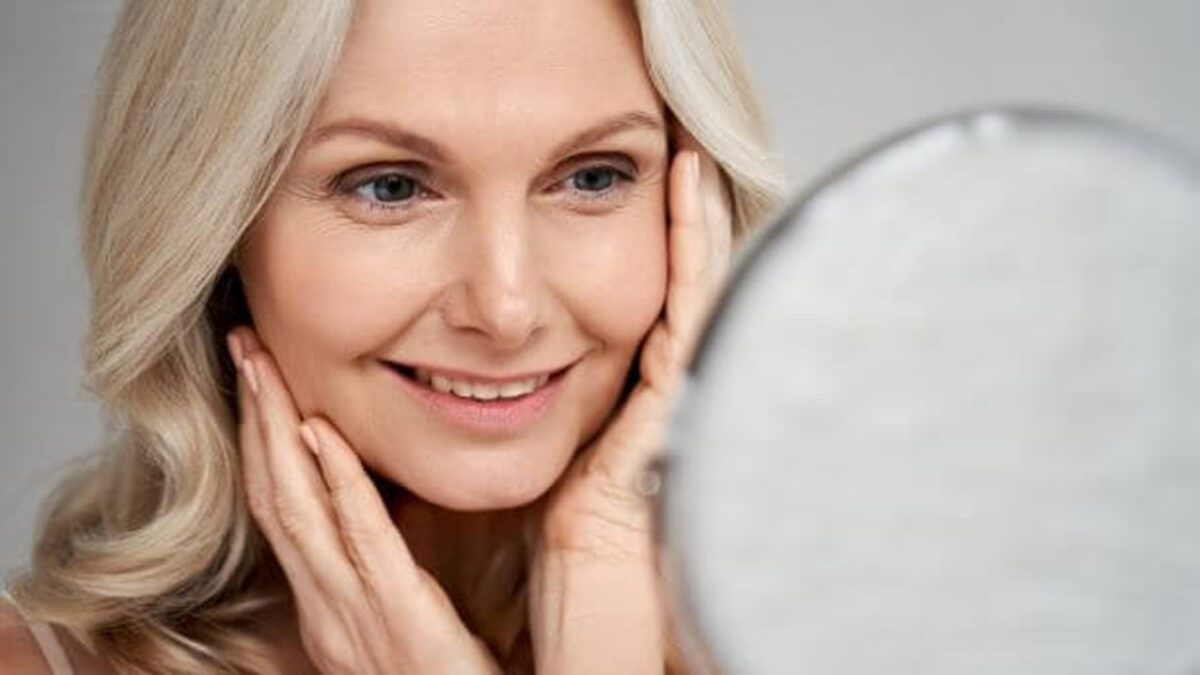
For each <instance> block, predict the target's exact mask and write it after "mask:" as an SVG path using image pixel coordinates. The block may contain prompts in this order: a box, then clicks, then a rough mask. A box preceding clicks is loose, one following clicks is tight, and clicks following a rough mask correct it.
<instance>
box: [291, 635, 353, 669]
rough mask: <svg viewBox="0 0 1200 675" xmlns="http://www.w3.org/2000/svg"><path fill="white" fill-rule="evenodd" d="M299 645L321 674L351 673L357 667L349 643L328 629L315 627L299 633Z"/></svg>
mask: <svg viewBox="0 0 1200 675" xmlns="http://www.w3.org/2000/svg"><path fill="white" fill-rule="evenodd" d="M300 635H301V638H300V639H301V643H302V644H303V645H304V651H306V652H307V653H308V655H309V657H310V658H311V659H312V660H313V661H314V662H316V663H317V664H318V665H319V667H320V668H321V671H322V672H332V673H353V672H355V667H356V666H357V663H356V659H355V655H354V648H353V646H351V644H350V641H349V640H347V639H345V638H344V637H343V636H340V635H337V634H335V633H334V632H333V631H331V630H328V629H319V628H316V627H312V628H306V629H304V630H302V631H301V634H300Z"/></svg>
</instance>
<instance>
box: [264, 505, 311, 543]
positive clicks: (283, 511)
mask: <svg viewBox="0 0 1200 675" xmlns="http://www.w3.org/2000/svg"><path fill="white" fill-rule="evenodd" d="M272 503H273V506H274V510H275V520H276V522H278V523H279V529H280V530H282V531H283V533H284V534H286V535H287V536H288V537H290V538H292V539H297V538H299V537H301V536H303V534H304V533H305V532H307V531H308V530H309V528H310V527H311V524H310V523H309V522H308V519H307V518H305V517H304V514H302V513H301V512H300V510H299V509H297V508H295V506H293V505H291V504H289V503H288V502H287V500H285V499H281V498H276V499H274V500H272Z"/></svg>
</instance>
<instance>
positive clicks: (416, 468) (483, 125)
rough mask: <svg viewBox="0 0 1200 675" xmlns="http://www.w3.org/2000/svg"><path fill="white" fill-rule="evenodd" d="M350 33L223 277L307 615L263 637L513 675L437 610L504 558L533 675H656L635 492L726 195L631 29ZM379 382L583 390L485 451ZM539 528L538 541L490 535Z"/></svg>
mask: <svg viewBox="0 0 1200 675" xmlns="http://www.w3.org/2000/svg"><path fill="white" fill-rule="evenodd" d="M356 12H357V13H356V16H355V22H354V25H353V27H352V30H351V33H350V35H349V36H348V40H347V43H346V48H345V51H344V54H343V58H342V60H341V62H340V63H339V65H338V67H337V68H336V70H335V72H334V74H333V77H332V80H331V85H330V90H329V93H328V95H327V97H326V100H325V102H324V103H323V105H322V106H321V108H320V109H319V111H318V113H317V115H316V118H315V120H314V121H313V123H312V125H311V127H310V129H309V130H308V132H307V133H306V136H305V139H304V141H303V143H302V145H301V147H300V148H299V150H298V153H297V155H296V156H295V158H294V160H293V161H292V163H291V164H290V165H289V167H288V169H287V172H286V175H285V176H284V178H283V180H282V182H281V184H280V185H279V187H278V188H277V190H276V191H275V192H274V193H273V194H272V195H271V197H270V199H269V201H268V203H267V204H266V205H265V207H264V208H263V210H262V212H261V214H260V217H259V218H258V219H257V222H256V223H255V225H254V227H253V228H252V230H251V231H250V233H249V234H248V236H247V237H246V238H245V240H244V242H243V245H242V246H241V247H240V248H239V250H238V252H237V254H236V266H237V268H238V271H239V273H240V274H241V276H242V280H243V285H244V288H245V291H246V296H247V300H248V302H249V304H250V308H251V313H252V316H253V317H254V327H253V328H251V327H249V326H246V327H240V328H238V329H236V330H234V331H233V332H232V333H231V334H230V335H229V336H228V348H229V350H230V353H231V356H232V357H233V360H234V362H235V363H236V364H237V365H238V367H239V377H238V399H239V406H240V416H239V419H240V424H239V433H240V443H241V449H242V456H243V470H244V474H245V483H246V493H247V495H248V500H249V506H250V510H251V513H252V515H253V516H254V518H255V520H256V522H257V523H258V525H259V527H260V529H261V530H262V532H263V533H264V535H265V536H266V538H267V540H268V542H269V543H270V545H271V548H272V550H273V551H274V553H275V555H276V557H277V558H278V560H279V562H280V564H281V566H282V568H283V569H284V572H285V574H286V576H287V582H288V584H289V586H290V589H291V592H292V596H293V603H292V606H291V607H290V608H288V610H287V611H288V612H289V613H291V614H290V615H289V616H281V617H279V619H280V622H279V626H280V627H282V629H273V630H272V632H271V633H270V634H268V635H267V637H268V638H270V639H271V640H273V641H274V642H275V644H276V647H277V651H278V654H279V662H280V663H282V664H285V665H286V667H287V670H288V672H303V671H318V672H323V673H357V674H364V673H365V674H369V673H394V672H406V673H407V672H413V673H426V672H437V673H493V672H500V669H501V665H502V664H498V663H496V662H495V661H494V659H493V658H492V655H491V654H490V653H489V652H488V650H487V649H486V647H484V645H483V644H482V643H481V642H480V641H478V640H477V639H476V638H475V637H474V636H473V635H472V634H471V633H470V631H469V630H468V628H467V627H466V626H465V625H464V624H463V622H462V621H461V620H460V619H459V617H458V615H457V614H456V612H455V609H454V606H453V604H452V603H451V600H450V598H451V597H452V594H453V592H454V589H453V588H447V587H444V586H443V585H442V584H441V583H439V578H444V576H445V575H444V574H441V573H440V570H439V569H438V567H439V564H440V562H439V561H444V560H446V558H447V556H446V555H445V551H447V550H449V551H453V550H454V546H455V545H456V539H461V538H463V537H478V536H481V534H480V533H481V532H487V533H488V534H489V535H490V536H494V537H498V538H511V537H525V538H526V540H527V541H530V542H533V544H532V546H533V550H532V551H531V554H530V560H531V567H530V569H529V578H530V583H529V589H530V602H529V616H530V628H531V634H532V637H533V643H534V660H535V665H536V668H537V671H538V672H547V673H564V672H569V673H573V674H574V673H590V672H595V673H613V672H620V673H643V672H644V673H651V672H653V673H660V672H662V668H663V663H664V640H665V639H666V636H665V632H666V630H667V628H666V626H667V618H666V616H665V614H664V603H663V602H662V599H661V597H660V589H659V573H658V569H657V566H658V550H657V546H656V542H655V540H654V536H653V532H652V518H651V516H652V514H651V509H650V503H649V502H648V500H647V499H646V498H645V496H644V495H643V494H642V493H641V492H639V491H638V489H637V486H638V483H639V480H640V479H641V478H642V477H643V472H644V470H645V468H646V467H647V466H648V465H649V464H650V463H651V461H652V460H653V459H654V458H655V456H656V455H657V454H658V453H659V452H660V451H661V437H662V428H663V424H664V422H665V419H666V416H667V413H668V410H669V401H670V397H671V394H672V391H673V389H674V387H675V386H676V382H677V381H678V379H679V374H680V372H681V370H682V367H683V364H684V363H685V362H686V359H687V356H688V354H689V353H690V351H691V346H692V344H693V342H694V339H695V337H696V334H697V332H698V327H699V326H700V324H701V322H702V320H703V318H704V316H705V313H706V311H707V308H708V307H709V305H710V303H711V299H712V297H713V295H714V294H715V291H716V289H717V288H718V287H719V284H720V281H721V279H722V277H723V273H724V269H725V266H726V261H727V260H728V255H729V248H730V231H731V227H730V215H729V213H730V212H729V207H728V198H727V195H726V193H725V190H724V189H723V187H722V182H721V179H720V174H719V171H718V169H717V167H716V165H715V164H714V163H713V161H712V160H711V158H709V157H708V156H707V154H706V153H704V152H703V150H702V149H701V148H700V147H699V146H698V145H697V144H696V143H695V141H694V140H693V139H692V138H691V137H690V136H689V135H688V134H687V133H686V132H685V131H684V130H682V129H680V128H677V127H674V126H673V125H672V123H671V121H670V119H669V117H668V115H667V114H666V113H665V109H664V106H663V104H662V101H661V100H660V98H659V97H658V95H657V93H656V91H655V89H654V87H653V85H652V83H651V82H650V79H649V77H648V75H647V72H646V68H645V64H644V63H643V61H642V54H641V47H640V43H639V38H638V30H637V25H636V22H635V19H634V17H633V16H632V15H631V14H630V13H629V12H630V10H629V8H628V7H627V3H625V2H621V1H618V0H605V1H596V0H579V1H576V2H563V1H562V0H531V1H528V2H522V3H512V2H508V1H506V0H484V1H483V2H480V1H479V0H472V1H471V2H466V1H465V0H462V1H456V0H437V1H433V0H406V1H405V2H391V1H388V0H364V1H361V2H359V3H358V5H357V9H356ZM338 128H340V129H341V131H340V132H338V131H336V129H338ZM381 128H388V129H391V130H392V131H391V132H390V140H389V138H387V137H385V135H382V134H381V133H380V132H379V129H381ZM396 130H403V132H404V133H402V134H401V133H397V132H396ZM588 132H592V133H590V134H589V133H588ZM600 132H603V133H600ZM417 137H420V139H422V140H420V141H414V138H417ZM572 141H574V142H572ZM381 176H382V177H386V176H391V178H387V179H385V180H384V182H386V181H388V180H390V181H391V183H390V185H391V187H392V188H396V187H397V185H399V186H400V188H401V189H398V190H396V189H393V191H391V192H388V191H387V190H384V192H383V193H380V192H378V191H377V190H376V188H379V187H382V186H384V182H381ZM410 179H411V182H409V181H410ZM373 180H374V181H375V182H374V183H372V182H371V181H373ZM597 186H600V187H599V189H597ZM410 190H411V191H410ZM380 194H384V195H386V196H387V197H389V198H391V197H394V196H395V195H397V194H400V195H408V196H405V197H404V198H403V199H397V200H395V201H394V202H384V201H382V200H381V199H380V197H379V195H380ZM639 349H640V351H639ZM635 359H636V360H635ZM383 361H398V362H401V363H405V364H413V365H424V366H428V367H433V368H435V369H439V368H440V369H452V370H456V371H463V372H467V373H475V374H479V375H490V376H497V377H502V376H506V375H509V374H513V373H529V372H542V371H548V370H557V369H560V368H562V367H565V366H570V370H569V371H568V372H567V375H566V377H565V379H564V385H563V389H562V391H561V393H560V394H559V396H558V397H557V400H556V401H555V403H554V404H553V406H552V407H551V408H550V410H549V411H548V412H547V414H546V415H544V416H543V417H542V418H541V419H540V420H538V422H537V423H535V424H533V425H532V426H530V427H529V428H527V429H524V430H522V431H521V432H519V433H479V432H474V431H469V430H465V429H463V428H460V427H456V426H454V425H452V424H449V423H447V422H445V421H442V420H440V419H437V418H436V417H434V416H432V415H430V414H429V413H428V412H427V411H425V410H424V408H423V407H422V406H421V405H420V404H419V402H418V401H417V400H416V399H414V398H413V397H412V396H411V395H410V394H409V393H407V392H406V391H405V390H404V389H402V388H400V387H398V386H397V383H396V380H395V378H396V375H395V373H394V372H392V371H391V369H390V368H389V367H388V366H386V365H385V364H384V363H383ZM631 368H632V369H634V371H635V373H636V375H637V376H638V379H637V383H636V385H635V387H634V388H633V390H632V392H631V393H630V394H629V396H628V397H627V398H625V399H622V397H621V393H622V388H623V384H624V382H625V380H626V377H627V375H628V374H629V372H630V370H631ZM370 473H374V474H375V475H376V476H379V477H382V478H385V479H387V480H389V481H391V482H393V483H395V484H397V485H399V486H401V487H402V488H403V489H404V495H403V498H402V500H401V501H400V503H385V502H384V501H383V498H382V497H381V494H380V492H379V491H378V489H377V488H376V485H375V483H374V482H372V478H371V476H370ZM537 500H540V502H539V506H540V508H538V509H536V510H534V511H531V513H534V514H536V517H532V518H531V519H523V520H519V521H517V520H512V519H506V520H503V521H496V520H488V519H489V518H491V517H492V515H493V514H496V513H503V512H505V510H509V509H513V508H515V507H521V506H523V505H529V504H531V503H533V502H535V501H537ZM481 522H486V523H487V525H486V526H482V527H481V526H480V524H479V523H481ZM498 522H503V523H504V526H503V527H497V526H495V524H496V523H498ZM439 549H441V550H439ZM460 562H461V561H460ZM289 627H290V628H289ZM0 637H3V636H2V635H0ZM297 637H298V638H299V639H298V640H297ZM297 642H298V643H299V644H300V645H301V646H302V648H303V649H302V650H299V649H296V647H295V644H296V643H297ZM612 645H621V649H619V650H618V649H613V648H612Z"/></svg>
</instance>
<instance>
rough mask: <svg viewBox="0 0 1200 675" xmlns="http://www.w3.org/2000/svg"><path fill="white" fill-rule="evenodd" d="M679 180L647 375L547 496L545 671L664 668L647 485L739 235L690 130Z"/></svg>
mask: <svg viewBox="0 0 1200 675" xmlns="http://www.w3.org/2000/svg"><path fill="white" fill-rule="evenodd" d="M668 180H669V183H668V210H669V218H670V224H669V232H668V241H669V263H668V268H669V276H668V285H667V296H666V302H665V307H664V311H663V315H662V316H661V317H660V319H659V321H658V322H657V323H656V324H655V326H654V327H653V328H652V329H651V331H650V333H649V334H648V336H647V338H646V341H645V343H644V345H643V348H642V353H641V361H640V363H639V368H640V381H639V382H638V383H637V385H636V387H635V389H634V390H633V392H632V393H631V394H630V396H629V398H628V399H627V400H626V401H625V404H624V406H623V408H622V409H621V410H620V411H619V412H618V413H617V415H616V416H615V417H614V418H613V419H612V421H611V422H610V423H609V425H608V426H607V427H606V428H605V429H604V430H603V431H602V433H601V434H600V435H599V436H598V438H597V439H596V440H594V441H593V442H592V443H591V444H590V445H589V446H588V447H587V448H585V449H583V450H582V451H581V452H580V454H579V455H578V456H577V457H576V458H575V459H574V460H573V461H572V463H571V465H570V467H569V468H568V470H567V472H566V473H565V474H564V475H563V477H562V478H561V479H560V480H559V482H558V483H557V484H556V485H555V486H554V488H553V489H552V490H551V491H550V493H548V494H547V496H546V508H545V509H544V511H542V517H541V519H540V522H539V523H538V525H540V531H538V532H537V533H536V534H534V535H533V537H532V538H533V539H534V541H535V542H536V546H535V549H534V553H533V560H532V569H531V576H530V599H529V600H530V619H531V630H532V637H533V643H534V655H535V661H536V663H537V671H538V672H550V673H572V674H575V673H592V672H595V673H618V672H619V673H661V672H663V665H664V658H665V640H666V635H665V634H664V633H665V629H666V617H665V614H664V607H663V598H662V597H661V589H660V588H659V572H658V550H657V542H656V541H655V534H654V532H653V512H652V508H653V505H652V503H651V501H650V500H649V499H648V498H647V494H646V492H645V490H644V488H643V487H642V485H641V484H642V482H643V481H644V480H645V479H646V478H647V476H648V474H647V473H646V472H647V469H649V468H650V467H651V466H652V464H653V462H654V461H655V459H656V458H657V457H658V456H659V454H660V453H661V452H662V445H663V436H664V431H665V426H666V423H667V418H668V415H669V413H670V406H671V400H672V396H673V393H674V391H675V388H676V385H677V384H678V383H679V381H680V379H681V377H682V375H683V371H684V368H685V367H686V364H687V362H688V360H689V358H690V356H691V351H692V349H693V347H694V344H695V341H696V339H697V337H698V336H699V332H700V329H701V327H702V325H703V323H704V321H705V319H706V317H707V314H708V311H709V309H710V307H711V304H712V301H713V299H714V297H715V294H716V292H717V291H718V290H719V289H720V286H721V283H722V281H723V280H724V276H725V272H726V270H727V268H728V264H729V256H730V248H731V238H732V224H731V223H732V220H731V209H730V205H729V199H728V196H727V193H726V191H725V189H724V186H723V185H722V181H721V177H720V173H719V171H718V169H717V166H716V164H715V163H714V162H713V160H712V159H711V158H710V157H709V156H708V155H707V153H705V152H704V151H703V150H702V149H701V148H700V147H699V145H698V144H697V143H696V141H695V140H694V139H692V138H691V137H690V136H688V135H687V134H686V132H682V133H681V138H680V143H679V150H678V152H677V153H676V155H675V157H674V159H673V161H672V164H671V170H670V174H669V178H668Z"/></svg>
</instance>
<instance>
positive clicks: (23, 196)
mask: <svg viewBox="0 0 1200 675" xmlns="http://www.w3.org/2000/svg"><path fill="white" fill-rule="evenodd" d="M117 4H118V3H117V2H115V1H114V0H51V1H44V0H0V204H2V205H3V206H2V208H3V209H4V212H3V217H2V221H0V222H2V225H0V226H2V227H3V228H4V229H3V231H4V236H3V244H2V246H0V316H2V317H3V319H2V320H0V364H2V366H0V433H2V438H3V454H2V455H0V570H6V569H10V568H12V567H14V566H16V565H20V564H23V562H24V561H25V559H26V557H27V556H28V551H29V543H30V538H31V536H32V529H33V523H34V521H35V519H36V517H37V512H38V506H39V503H40V502H41V500H42V498H43V497H44V495H45V494H46V491H47V490H48V489H49V488H50V487H51V486H52V485H53V479H54V476H55V475H56V473H55V472H56V470H57V469H58V467H60V466H61V465H62V464H63V462H65V461H66V460H68V459H69V458H71V457H73V456H77V455H79V454H81V453H83V452H86V451H87V450H89V449H90V448H91V447H93V446H94V445H95V443H96V440H97V438H98V436H99V430H100V424H99V419H98V410H97V407H96V405H95V402H94V401H93V400H92V399H91V398H90V397H89V396H88V395H87V394H86V393H84V392H82V391H81V390H80V387H79V384H78V383H79V379H80V371H81V364H80V338H81V335H82V330H83V326H84V318H85V315H86V289H85V287H84V283H83V275H82V272H81V271H80V269H79V256H78V253H77V250H78V244H77V241H78V239H77V211H76V203H77V195H78V192H79V181H78V174H79V165H80V146H81V143H82V133H83V128H84V124H85V120H86V111H87V97H88V91H89V86H90V81H91V75H92V71H93V69H94V67H95V64H96V61H97V59H98V57H99V53H100V50H101V48H102V45H103V40H104V36H105V34H106V32H107V30H108V28H109V26H110V25H111V22H112V19H113V16H114V14H115V11H116V7H117ZM730 5H731V7H732V10H733V14H734V19H735V21H736V23H737V27H738V28H739V30H740V31H741V33H742V36H743V43H744V45H745V51H746V54H747V56H748V58H749V60H750V62H751V66H752V68H753V70H754V72H755V76H756V79H757V80H758V83H759V86H760V88H761V90H762V92H763V94H764V95H765V98H766V103H767V110H768V115H769V118H770V121H771V123H772V127H773V128H774V131H775V136H776V140H777V141H778V145H779V149H780V154H781V156H782V158H783V163H784V166H785V168H786V169H787V171H788V173H789V175H790V178H791V182H792V183H793V184H794V185H803V184H805V183H807V182H809V181H811V180H813V179H814V178H815V177H817V176H819V175H820V174H821V173H822V172H823V171H825V170H826V169H828V168H830V166H831V165H833V164H835V163H837V162H838V161H840V160H841V159H843V158H844V157H846V156H847V155H848V154H850V153H853V152H856V151H858V150H859V149H861V148H862V147H863V146H864V145H866V144H868V143H870V142H872V141H874V140H876V139H878V138H879V137H880V136H881V135H885V134H887V133H889V132H891V131H893V130H895V129H897V128H898V127H902V126H906V125H909V124H911V123H914V122H916V121H919V120H921V119H924V118H926V117H928V116H930V115H935V114H939V113H943V112H947V111H950V110H954V109H959V108H963V107H974V106H978V105H981V104H987V103H997V102H1002V103H1035V104H1059V105H1067V106H1070V107H1075V108H1082V109H1086V110H1092V111H1096V112H1100V113H1105V114H1108V115H1110V116H1116V117H1120V118H1124V119H1127V120H1130V121H1134V122H1138V123H1141V124H1144V125H1146V126H1149V127H1150V128H1152V129H1156V130H1158V131H1159V132H1160V133H1163V134H1166V135H1168V136H1173V137H1175V138H1176V139H1178V140H1179V141H1181V142H1183V143H1185V144H1186V145H1188V146H1190V147H1191V148H1193V149H1200V87H1198V86H1197V84H1196V83H1197V82H1200V77H1198V75H1197V72H1196V70H1197V68H1196V65H1197V64H1198V63H1200V41H1198V40H1196V38H1195V36H1196V33H1197V29H1198V28H1200V0H1152V1H1146V0H1093V1H1087V0H1060V1H1058V2H1053V3H1050V2H1037V1H1034V0H1006V1H1004V2H990V3H988V2H982V1H980V0H905V1H904V2H882V1H878V2H865V1H863V0H840V1H839V2H827V1H824V2H815V1H807V0H806V1H789V0H740V1H737V0H734V1H732V2H730Z"/></svg>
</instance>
